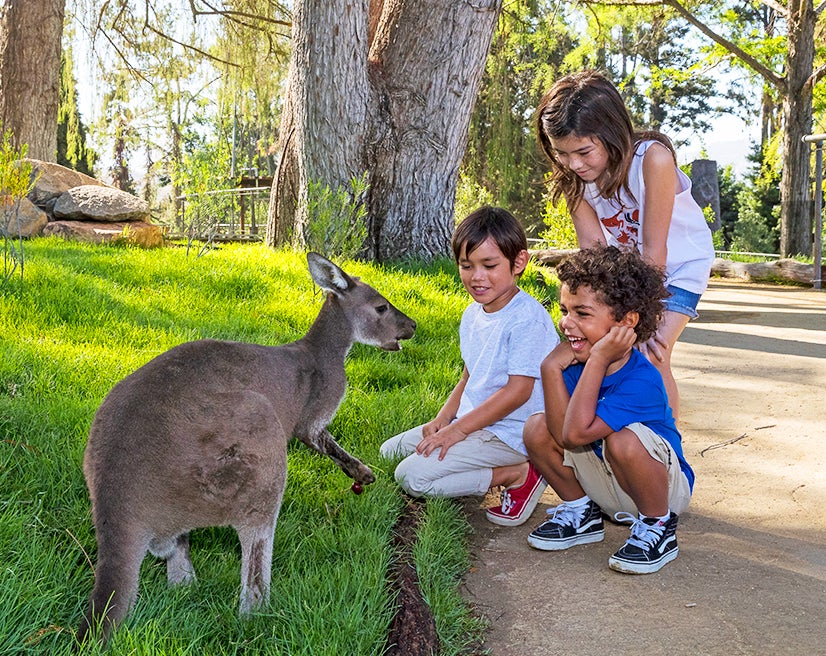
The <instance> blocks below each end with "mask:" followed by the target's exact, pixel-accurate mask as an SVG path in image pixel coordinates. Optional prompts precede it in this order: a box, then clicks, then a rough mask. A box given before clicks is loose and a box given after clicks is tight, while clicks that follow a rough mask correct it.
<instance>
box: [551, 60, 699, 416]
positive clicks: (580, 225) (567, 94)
mask: <svg viewBox="0 0 826 656" xmlns="http://www.w3.org/2000/svg"><path fill="white" fill-rule="evenodd" d="M536 122H537V133H538V136H539V143H540V145H541V146H542V149H543V151H544V152H545V154H546V155H547V156H548V159H549V160H550V163H551V171H550V175H549V176H548V181H549V184H550V188H551V197H552V200H553V201H554V202H556V201H558V200H559V199H560V198H565V201H566V203H567V205H568V209H569V211H570V212H571V218H572V219H573V222H574V228H575V230H576V235H577V241H578V242H579V246H580V248H588V247H590V246H594V245H596V244H608V245H614V246H619V247H620V248H634V249H636V250H638V251H639V252H640V253H641V254H642V256H643V257H644V258H645V259H646V260H647V261H649V262H650V263H651V264H654V265H656V266H658V267H660V268H662V269H664V271H665V274H666V283H665V284H666V287H667V289H668V291H669V292H670V294H671V296H670V298H668V299H667V300H666V301H665V306H666V311H665V314H664V316H663V320H662V322H661V323H660V325H659V327H658V329H657V332H656V333H655V335H654V336H653V337H652V338H651V339H649V340H648V341H647V342H645V343H644V344H641V345H640V347H639V348H640V351H642V352H643V353H644V354H645V355H646V356H647V357H648V359H649V360H650V361H651V362H652V363H653V364H654V366H655V367H656V368H657V369H658V370H659V372H660V374H661V375H662V377H663V381H664V382H665V387H666V390H667V392H668V399H669V403H670V405H671V409H672V411H673V414H674V416H675V418H676V417H677V416H678V413H679V393H678V391H677V384H676V382H675V380H674V376H673V374H672V373H671V351H672V349H673V347H674V344H675V343H676V342H677V339H678V338H679V337H680V334H681V333H682V332H683V329H684V328H685V327H686V325H687V324H688V321H689V320H690V319H693V318H694V317H696V316H697V310H696V308H697V303H698V302H699V300H700V295H701V294H702V293H703V292H704V291H705V289H706V286H707V284H708V278H709V274H710V271H711V264H712V262H713V260H714V246H713V245H712V241H711V231H710V230H709V228H708V225H707V224H706V221H705V217H704V216H703V212H702V210H701V209H700V207H699V206H698V205H697V203H696V202H695V201H694V199H693V198H692V196H691V181H690V180H689V178H688V176H686V175H685V174H684V173H683V172H682V171H680V170H679V168H677V162H676V156H675V153H674V148H673V146H672V145H671V142H670V141H669V140H668V138H667V137H666V136H665V135H663V134H661V133H659V132H655V131H648V132H638V131H635V130H634V127H633V125H632V123H631V116H630V114H629V113H628V109H627V108H626V106H625V103H624V102H623V100H622V97H621V96H620V94H619V91H617V89H616V87H615V86H614V85H613V84H611V82H610V81H608V79H607V78H606V77H605V76H603V75H602V74H600V73H598V72H595V71H582V72H579V73H575V74H573V75H568V76H566V77H564V78H562V79H560V80H558V81H557V82H556V83H555V84H554V85H553V86H552V87H551V88H550V90H549V91H548V92H547V93H546V94H545V95H544V96H543V98H542V100H541V102H540V103H539V107H538V109H537V113H536Z"/></svg>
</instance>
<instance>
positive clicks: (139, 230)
mask: <svg viewBox="0 0 826 656" xmlns="http://www.w3.org/2000/svg"><path fill="white" fill-rule="evenodd" d="M22 161H23V162H25V163H27V164H29V165H31V167H32V180H33V182H34V184H33V186H32V189H31V191H30V192H29V194H28V196H27V197H26V198H24V199H22V200H21V202H20V209H19V211H18V212H17V213H16V214H15V215H9V216H7V217H6V221H5V224H3V225H4V228H5V232H6V234H8V235H9V236H12V237H25V238H29V237H37V236H40V235H44V236H47V235H58V236H61V237H63V238H65V239H72V240H75V241H86V242H91V243H96V244H100V243H108V242H113V241H123V242H126V243H131V244H135V245H139V246H143V247H146V248H154V247H156V246H162V245H163V243H164V232H165V231H164V228H163V227H162V226H158V225H153V224H152V223H151V222H150V212H149V206H148V205H147V203H146V202H145V201H144V200H142V199H140V198H138V197H136V196H133V195H132V194H128V193H126V192H124V191H121V190H120V189H116V188H115V187H110V186H108V185H106V184H104V183H103V182H101V181H100V180H96V179H94V178H91V177H89V176H88V175H84V174H83V173H79V172H77V171H73V170H71V169H68V168H66V167H65V166H60V165H59V164H54V163H52V162H43V161H40V160H34V159H26V160H22Z"/></svg>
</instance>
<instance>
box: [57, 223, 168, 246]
mask: <svg viewBox="0 0 826 656" xmlns="http://www.w3.org/2000/svg"><path fill="white" fill-rule="evenodd" d="M49 235H55V236H57V237H63V238H64V239H68V240H71V241H84V242H89V243H91V244H109V243H113V242H120V243H127V244H132V245H135V246H141V247H143V248H156V247H159V246H163V244H164V240H163V239H164V229H163V227H162V226H158V225H152V224H149V223H143V222H142V221H126V222H119V223H112V222H103V221H49V223H48V224H47V225H46V227H45V228H43V236H44V237H48V236H49Z"/></svg>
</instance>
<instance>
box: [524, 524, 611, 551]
mask: <svg viewBox="0 0 826 656" xmlns="http://www.w3.org/2000/svg"><path fill="white" fill-rule="evenodd" d="M604 537H605V530H604V529H603V530H602V531H594V532H593V533H584V534H583V535H572V536H571V537H569V538H564V539H562V540H553V539H548V538H540V537H536V536H535V535H529V536H528V544H529V545H531V546H532V547H533V548H534V549H539V550H540V551H564V550H565V549H570V548H571V547H575V546H576V545H578V544H591V543H593V542H602V539H603V538H604Z"/></svg>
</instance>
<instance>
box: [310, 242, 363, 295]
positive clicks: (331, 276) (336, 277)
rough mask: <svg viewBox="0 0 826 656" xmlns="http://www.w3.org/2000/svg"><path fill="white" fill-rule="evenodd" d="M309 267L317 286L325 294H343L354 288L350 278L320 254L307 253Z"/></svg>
mask: <svg viewBox="0 0 826 656" xmlns="http://www.w3.org/2000/svg"><path fill="white" fill-rule="evenodd" d="M307 265H308V266H309V267H310V275H311V276H312V277H313V280H314V281H315V284H316V285H318V286H319V287H321V289H323V290H324V291H325V292H330V293H331V294H341V293H342V292H346V291H347V290H348V289H350V287H352V286H353V280H352V278H350V276H348V275H347V274H346V273H344V271H342V270H341V269H340V268H339V267H337V266H336V265H335V264H333V263H332V262H330V260H328V259H327V258H326V257H324V256H322V255H319V254H318V253H314V252H312V251H310V252H309V253H307Z"/></svg>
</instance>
